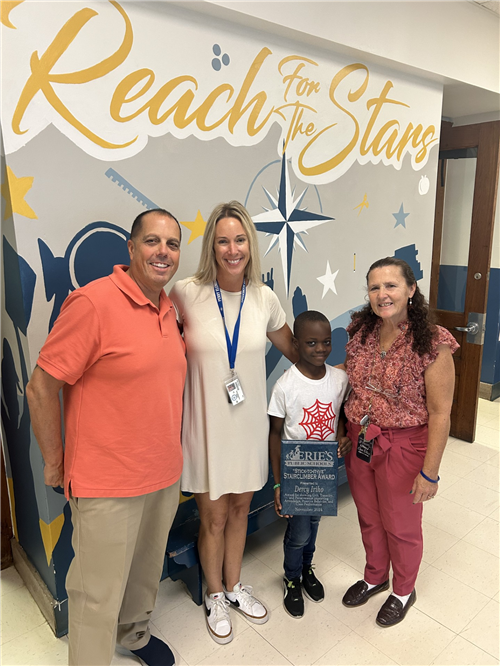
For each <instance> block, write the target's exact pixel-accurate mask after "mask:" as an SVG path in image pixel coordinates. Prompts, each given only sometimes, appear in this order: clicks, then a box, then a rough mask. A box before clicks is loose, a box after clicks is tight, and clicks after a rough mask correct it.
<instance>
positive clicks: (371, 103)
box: [0, 0, 442, 633]
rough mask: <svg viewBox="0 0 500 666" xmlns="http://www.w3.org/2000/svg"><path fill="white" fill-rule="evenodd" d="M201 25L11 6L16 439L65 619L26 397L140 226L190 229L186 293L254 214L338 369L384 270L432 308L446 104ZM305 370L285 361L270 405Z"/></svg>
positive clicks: (7, 373) (7, 376)
mask: <svg viewBox="0 0 500 666" xmlns="http://www.w3.org/2000/svg"><path fill="white" fill-rule="evenodd" d="M195 19H196V14H195V13H194V12H192V11H187V10H185V9H183V8H182V7H176V6H172V5H171V4H170V3H146V4H144V5H141V3H136V2H134V3H129V2H127V1H125V2H121V3H119V2H116V1H115V0H109V2H67V3H54V2H48V1H47V2H46V1H45V0H39V2H36V3H26V2H23V1H22V0H21V1H20V2H2V9H1V18H0V20H1V24H2V25H1V29H2V44H3V49H2V55H3V59H2V82H3V89H2V107H1V122H2V133H3V142H4V149H5V168H4V169H3V173H2V185H1V199H2V206H4V209H3V219H4V225H3V256H4V265H3V269H4V271H3V272H4V282H5V301H4V310H3V312H2V327H3V339H2V351H3V360H2V425H3V433H4V436H5V443H6V447H5V456H6V466H7V476H8V481H9V488H10V494H11V502H12V507H13V514H14V523H15V529H16V536H17V537H18V539H19V541H20V543H21V545H22V546H23V548H24V549H25V551H26V552H27V554H28V556H29V557H30V559H31V560H32V561H33V562H34V564H35V566H36V567H37V569H38V570H39V572H40V575H41V576H42V578H43V579H44V581H45V582H46V584H47V586H48V587H49V589H50V591H51V593H52V594H53V596H54V599H55V600H56V605H57V604H58V605H59V606H58V607H59V609H61V608H63V605H64V600H65V598H66V597H65V589H64V576H65V573H66V571H67V567H68V565H69V562H70V560H71V556H72V551H71V546H70V532H71V525H70V520H69V512H68V507H67V504H66V501H65V499H64V497H63V495H61V494H59V493H57V492H56V491H54V490H53V489H51V488H46V487H45V486H44V484H43V472H42V460H41V455H40V453H39V450H38V447H37V444H36V442H35V440H34V437H33V433H32V431H31V429H30V424H29V414H28V410H27V404H26V397H25V387H26V383H27V381H28V378H29V375H30V373H31V371H32V368H33V365H34V363H35V362H36V358H37V356H38V351H39V349H40V347H41V346H42V344H43V342H44V340H45V338H46V336H47V333H48V331H49V330H50V329H51V327H52V325H53V323H54V321H55V318H56V317H57V315H58V313H59V310H60V307H61V305H62V303H63V301H64V299H65V298H66V297H67V295H68V294H69V293H70V292H71V291H73V290H74V289H77V288H78V287H80V286H83V285H85V284H87V283H88V282H89V281H91V280H94V279H96V278H98V277H101V276H104V275H107V274H109V273H110V272H111V270H112V266H113V265H114V264H116V263H128V252H127V248H126V243H127V240H128V238H129V229H130V226H131V223H132V221H133V219H134V218H135V216H136V215H137V214H138V213H140V212H142V211H143V210H145V209H151V208H157V207H162V208H166V209H167V210H171V211H172V213H174V214H175V215H176V217H178V219H179V221H180V223H181V225H182V227H183V239H182V253H181V264H180V269H179V271H178V273H177V276H176V277H177V278H183V277H186V276H187V275H191V274H192V273H193V272H194V271H195V270H196V267H197V262H198V257H199V251H200V247H201V239H202V237H203V234H204V231H205V225H206V220H207V218H208V216H209V214H210V211H211V210H212V208H213V207H214V205H216V204H217V203H219V202H221V201H228V200H230V199H238V200H239V201H241V202H242V203H244V204H245V206H246V207H247V209H248V210H249V212H250V215H251V216H252V217H253V220H254V222H255V225H256V227H257V230H258V237H259V245H260V251H261V258H262V270H263V275H262V279H263V281H264V282H265V283H266V284H268V285H269V286H270V287H271V288H272V289H274V290H275V291H276V293H277V295H278V297H279V298H280V301H281V303H282V304H283V307H284V308H285V310H286V312H287V317H288V321H289V323H290V324H291V323H292V322H293V318H294V317H295V316H297V315H298V314H299V313H300V312H303V311H304V310H306V309H308V308H311V309H316V310H320V311H322V312H324V313H325V314H326V316H327V317H328V319H329V320H330V322H331V328H332V352H331V354H330V356H329V359H328V362H329V363H332V364H336V363H340V362H342V361H343V359H344V347H345V343H346V341H347V333H346V330H345V329H346V327H347V325H348V323H349V320H350V312H351V311H353V310H356V309H359V308H360V307H362V305H363V304H364V298H365V290H364V276H365V274H366V271H367V269H368V267H369V265H370V264H371V263H372V262H373V261H375V260H376V259H378V258H380V257H382V256H388V255H395V256H398V257H400V258H403V259H405V261H407V262H408V263H409V264H410V265H411V266H412V268H413V270H414V272H415V276H416V278H417V279H418V280H420V281H421V282H420V284H421V287H422V288H423V290H424V292H425V291H428V283H429V272H430V259H431V244H432V227H433V218H434V193H435V190H434V185H433V183H434V182H435V180H436V169H437V145H438V140H439V136H438V128H439V126H440V114H441V97H442V90H441V88H440V86H438V85H435V84H430V83H426V82H423V81H421V80H419V79H416V78H410V77H405V76H403V75H402V74H400V73H397V72H393V71H389V70H383V69H382V68H380V67H378V66H375V65H371V64H367V63H363V62H354V61H351V60H349V59H347V58H346V57H345V56H342V55H335V54H325V52H320V51H316V50H314V48H312V47H310V46H305V45H297V44H295V43H293V42H291V41H290V42H287V41H286V40H284V39H281V40H280V41H279V42H278V41H276V43H274V41H273V37H272V36H271V35H269V34H260V33H258V32H257V31H254V30H247V29H246V28H244V27H242V26H236V25H234V26H233V25H230V24H226V23H222V22H218V21H217V20H215V19H213V18H211V17H208V16H204V17H203V21H199V20H195ZM166 34H168V36H169V38H168V40H165V35H166ZM159 45H161V48H160V46H159ZM167 289H168V287H167ZM287 365H288V362H287V361H286V359H283V358H282V357H281V355H280V354H279V352H277V350H276V349H274V348H273V347H270V348H269V350H268V353H267V356H266V369H267V376H268V385H269V387H271V386H272V385H273V383H274V382H275V381H276V379H277V378H278V377H279V375H280V374H281V373H282V372H283V370H284V369H285V368H286V367H287ZM21 488H22V490H21ZM61 632H62V633H63V630H61Z"/></svg>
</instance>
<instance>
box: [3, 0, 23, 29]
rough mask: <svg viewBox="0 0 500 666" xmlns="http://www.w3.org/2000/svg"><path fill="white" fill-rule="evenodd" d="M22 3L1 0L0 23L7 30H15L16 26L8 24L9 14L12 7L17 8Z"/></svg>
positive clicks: (19, 0) (21, 0) (20, 1)
mask: <svg viewBox="0 0 500 666" xmlns="http://www.w3.org/2000/svg"><path fill="white" fill-rule="evenodd" d="M22 2H24V0H1V4H0V21H1V22H2V23H3V24H4V25H5V26H6V27H7V28H13V29H14V30H15V29H16V26H15V25H13V24H12V23H11V22H10V19H9V14H10V13H11V11H12V10H13V9H14V7H17V5H20V4H21V3H22Z"/></svg>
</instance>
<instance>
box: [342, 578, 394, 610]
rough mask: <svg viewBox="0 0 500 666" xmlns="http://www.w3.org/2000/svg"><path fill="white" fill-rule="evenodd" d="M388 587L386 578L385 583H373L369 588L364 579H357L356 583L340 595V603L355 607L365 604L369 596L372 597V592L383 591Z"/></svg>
mask: <svg viewBox="0 0 500 666" xmlns="http://www.w3.org/2000/svg"><path fill="white" fill-rule="evenodd" d="M388 589H389V581H388V580H386V581H385V583H380V585H375V587H372V588H371V589H370V590H369V589H368V585H367V584H366V583H365V581H364V580H358V582H357V583H354V585H351V587H350V588H349V589H348V590H347V592H346V593H345V594H344V596H343V597H342V603H343V604H344V606H347V608H356V606H362V605H363V604H366V602H367V601H368V599H369V598H370V597H373V595H374V594H378V593H379V592H383V591H384V590H388Z"/></svg>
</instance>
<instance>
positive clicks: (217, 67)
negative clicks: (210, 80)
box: [212, 58, 222, 72]
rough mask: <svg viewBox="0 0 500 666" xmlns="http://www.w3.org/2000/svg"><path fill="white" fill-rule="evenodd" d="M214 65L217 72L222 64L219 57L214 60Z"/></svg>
mask: <svg viewBox="0 0 500 666" xmlns="http://www.w3.org/2000/svg"><path fill="white" fill-rule="evenodd" d="M212 67H213V68H214V69H215V71H216V72H218V71H219V70H220V68H221V67H222V65H221V64H220V60H219V58H214V59H213V60H212Z"/></svg>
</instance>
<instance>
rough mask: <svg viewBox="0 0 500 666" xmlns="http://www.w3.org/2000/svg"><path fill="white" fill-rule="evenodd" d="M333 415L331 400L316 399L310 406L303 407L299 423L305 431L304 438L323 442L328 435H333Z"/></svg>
mask: <svg viewBox="0 0 500 666" xmlns="http://www.w3.org/2000/svg"><path fill="white" fill-rule="evenodd" d="M335 416H336V415H335V412H334V411H333V407H332V403H331V402H329V403H325V402H320V401H319V400H316V402H315V403H314V404H313V405H312V406H311V407H304V416H303V418H302V421H301V422H300V423H299V425H301V426H302V427H303V428H304V430H305V431H306V439H315V440H318V441H319V442H323V441H325V440H326V438H327V437H328V435H333V434H334V432H335V431H334V429H333V426H334V424H335Z"/></svg>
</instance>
